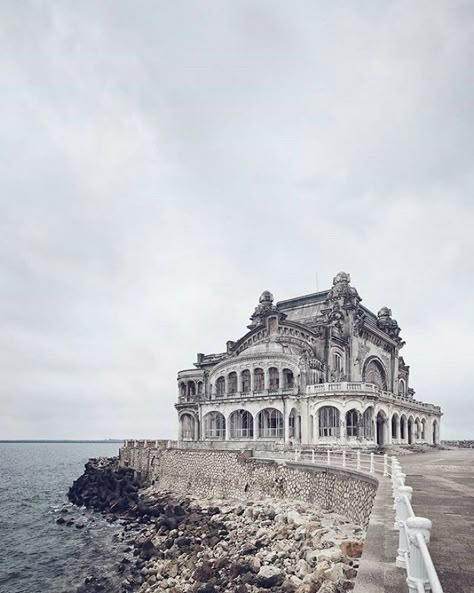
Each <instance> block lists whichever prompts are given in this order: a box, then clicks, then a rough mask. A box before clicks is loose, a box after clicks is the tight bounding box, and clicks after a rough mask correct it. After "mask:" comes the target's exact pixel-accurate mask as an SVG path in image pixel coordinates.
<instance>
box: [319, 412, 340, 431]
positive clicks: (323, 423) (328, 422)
mask: <svg viewBox="0 0 474 593" xmlns="http://www.w3.org/2000/svg"><path fill="white" fill-rule="evenodd" d="M318 418H319V436H320V437H336V438H339V437H340V434H341V433H340V414H339V410H338V409H337V408H335V407H334V406H323V407H322V408H319V412H318Z"/></svg>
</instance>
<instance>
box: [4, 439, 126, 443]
mask: <svg viewBox="0 0 474 593" xmlns="http://www.w3.org/2000/svg"><path fill="white" fill-rule="evenodd" d="M123 442H124V439H98V440H89V439H82V440H81V439H60V440H56V439H14V440H12V439H10V440H2V439H0V443H30V444H33V443H57V444H59V443H64V444H67V443H111V444H114V443H123Z"/></svg>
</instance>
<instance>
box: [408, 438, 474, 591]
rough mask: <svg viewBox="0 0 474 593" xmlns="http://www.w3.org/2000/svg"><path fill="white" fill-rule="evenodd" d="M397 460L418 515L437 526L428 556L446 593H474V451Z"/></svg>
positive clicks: (434, 527) (448, 452) (434, 528)
mask: <svg viewBox="0 0 474 593" xmlns="http://www.w3.org/2000/svg"><path fill="white" fill-rule="evenodd" d="M398 459H399V461H400V463H401V465H402V468H403V471H404V472H405V473H406V475H407V477H406V484H407V486H411V487H412V488H413V499H412V506H413V510H414V511H415V514H416V515H418V516H421V517H427V518H428V519H430V520H431V521H432V523H433V529H432V532H431V543H430V553H431V557H432V559H433V562H434V565H435V567H436V570H437V572H438V576H439V579H440V581H441V585H442V586H443V590H444V593H474V449H457V450H453V451H433V452H431V451H430V452H429V453H424V454H413V455H401V456H400V457H399V458H398Z"/></svg>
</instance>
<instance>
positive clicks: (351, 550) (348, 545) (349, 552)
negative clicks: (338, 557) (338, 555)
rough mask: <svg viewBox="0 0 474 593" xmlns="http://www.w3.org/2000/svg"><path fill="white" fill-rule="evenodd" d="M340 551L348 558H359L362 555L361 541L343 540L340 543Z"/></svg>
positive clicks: (362, 545)
mask: <svg viewBox="0 0 474 593" xmlns="http://www.w3.org/2000/svg"><path fill="white" fill-rule="evenodd" d="M340 546H341V550H342V553H343V554H345V555H346V556H349V558H360V557H361V556H362V549H363V547H364V544H363V542H360V541H345V542H342V543H341V544H340Z"/></svg>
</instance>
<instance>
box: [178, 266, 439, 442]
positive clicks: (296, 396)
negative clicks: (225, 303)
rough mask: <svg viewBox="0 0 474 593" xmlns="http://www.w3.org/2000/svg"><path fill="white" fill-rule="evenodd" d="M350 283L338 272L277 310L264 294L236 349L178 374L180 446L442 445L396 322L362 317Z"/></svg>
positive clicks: (388, 316)
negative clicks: (414, 384)
mask: <svg viewBox="0 0 474 593" xmlns="http://www.w3.org/2000/svg"><path fill="white" fill-rule="evenodd" d="M350 280H351V279H350V276H349V274H346V273H345V272H340V273H339V274H337V275H336V276H335V278H334V280H333V286H332V288H331V289H330V290H326V291H323V292H318V293H315V294H309V295H306V296H302V297H297V298H293V299H289V300H286V301H280V302H278V303H276V304H275V303H274V298H273V295H272V294H271V293H270V292H269V291H265V292H264V293H263V294H262V295H261V297H260V299H259V303H258V305H257V307H256V308H255V311H254V313H253V314H252V315H251V317H250V320H251V323H250V325H249V326H248V329H249V331H248V332H247V333H246V334H245V335H244V336H243V337H242V338H240V340H238V341H237V342H233V341H228V342H227V349H226V352H222V353H220V354H207V355H205V354H198V355H197V362H195V363H194V367H195V368H193V369H188V370H183V371H180V372H179V373H178V390H179V399H178V403H177V404H176V409H177V411H178V417H179V440H180V441H181V442H186V441H190V442H194V443H196V442H197V441H204V442H205V443H207V445H208V446H219V447H226V446H227V447H230V448H236V447H268V446H272V447H273V446H275V444H276V443H287V444H301V445H308V446H311V445H328V446H335V445H338V446H340V445H347V446H355V447H373V446H376V445H390V444H395V443H396V444H412V443H415V442H425V443H429V444H438V443H439V431H440V420H441V415H442V414H441V410H440V408H439V407H438V406H434V405H431V404H425V403H422V402H420V401H417V400H415V399H414V391H413V389H412V388H411V387H410V385H409V376H410V367H409V366H408V365H406V364H405V361H404V360H403V358H402V357H401V356H400V350H401V348H403V346H404V344H405V342H403V340H402V338H401V337H400V327H399V325H398V323H397V321H396V320H395V319H393V318H392V312H391V310H390V309H389V308H388V307H382V308H381V309H380V311H379V312H378V314H377V315H375V314H374V313H372V312H371V311H369V310H368V309H367V308H365V307H364V306H363V305H362V304H361V300H362V299H361V297H360V296H359V294H358V292H357V290H356V289H355V288H354V287H353V286H351V285H350Z"/></svg>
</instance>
